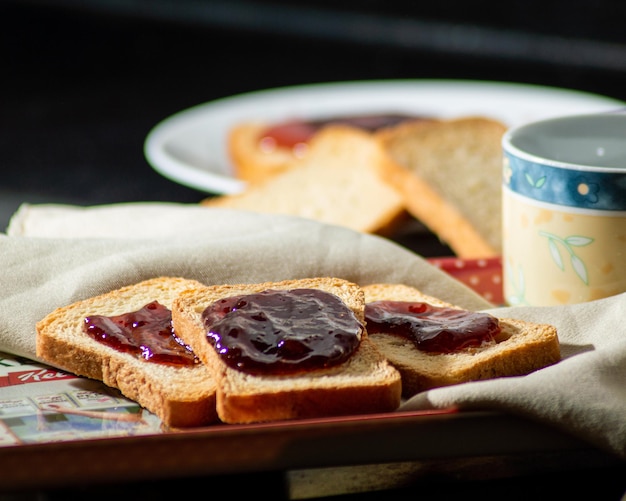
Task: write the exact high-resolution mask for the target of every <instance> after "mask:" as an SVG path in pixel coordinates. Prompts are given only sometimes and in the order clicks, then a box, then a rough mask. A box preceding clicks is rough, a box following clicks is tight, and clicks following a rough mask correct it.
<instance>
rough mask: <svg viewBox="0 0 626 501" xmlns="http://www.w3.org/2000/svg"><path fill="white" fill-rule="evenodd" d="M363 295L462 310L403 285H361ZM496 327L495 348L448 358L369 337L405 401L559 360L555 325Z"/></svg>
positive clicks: (404, 341)
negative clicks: (397, 376) (397, 377)
mask: <svg viewBox="0 0 626 501" xmlns="http://www.w3.org/2000/svg"><path fill="white" fill-rule="evenodd" d="M363 291H364V293H365V301H366V303H372V302H374V301H409V302H424V303H428V304H431V305H433V306H439V307H447V308H456V309H461V308H459V307H457V306H454V305H451V304H449V303H446V302H444V301H441V300H439V299H437V298H434V297H432V296H428V295H426V294H423V293H422V292H420V291H419V290H417V289H415V288H413V287H410V286H407V285H402V284H372V285H366V286H364V287H363ZM499 323H500V327H501V334H500V335H499V336H498V337H497V338H496V341H497V342H496V343H495V344H487V345H481V346H480V347H474V348H465V349H462V350H460V351H454V352H451V353H434V352H426V351H422V350H419V349H418V348H417V347H416V346H415V344H414V343H413V341H411V340H410V339H408V338H405V337H403V336H399V335H395V334H387V333H373V332H370V333H369V337H370V339H371V340H372V341H373V342H374V343H375V344H376V346H378V348H379V349H380V351H381V352H382V353H383V354H384V355H385V357H387V359H388V360H389V361H390V362H391V363H392V364H393V365H394V366H395V367H396V368H397V369H398V370H399V371H400V373H401V374H402V393H403V395H404V396H405V397H410V396H412V395H414V394H416V393H418V392H420V391H424V390H428V389H431V388H436V387H440V386H449V385H453V384H458V383H464V382H467V381H477V380H482V379H492V378H497V377H503V376H521V375H525V374H528V373H530V372H533V371H535V370H537V369H541V368H543V367H546V366H549V365H552V364H554V363H556V362H558V361H559V360H560V359H561V353H560V346H559V340H558V336H557V331H556V328H555V327H554V326H552V325H547V324H536V323H531V322H525V321H522V320H516V319H512V318H501V319H499Z"/></svg>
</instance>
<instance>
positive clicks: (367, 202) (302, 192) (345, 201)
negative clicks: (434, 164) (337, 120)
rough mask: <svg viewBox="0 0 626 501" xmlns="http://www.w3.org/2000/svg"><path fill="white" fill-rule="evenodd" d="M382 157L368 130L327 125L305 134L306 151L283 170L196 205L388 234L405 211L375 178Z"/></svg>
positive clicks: (392, 191) (397, 197) (399, 199)
mask: <svg viewBox="0 0 626 501" xmlns="http://www.w3.org/2000/svg"><path fill="white" fill-rule="evenodd" d="M382 156H383V153H382V152H381V150H380V145H379V144H378V142H377V141H375V140H373V136H372V135H371V134H370V133H367V132H364V131H362V130H360V129H357V128H355V127H350V126H344V125H332V126H327V127H324V128H323V129H322V130H320V131H319V132H318V133H317V134H315V136H314V137H313V138H312V139H311V141H310V143H309V150H308V153H307V155H306V156H305V157H304V158H302V159H295V158H294V160H293V162H292V163H291V164H290V166H289V168H288V169H286V170H284V171H282V172H280V173H277V174H274V175H272V176H270V177H268V178H267V179H264V180H262V181H259V182H256V183H254V184H252V185H249V186H248V187H247V188H246V189H245V190H244V191H243V192H241V193H237V194H232V195H222V196H217V197H212V198H207V199H205V200H203V201H201V205H203V206H205V207H220V208H230V209H239V210H250V211H255V212H261V213H270V214H287V215H293V216H300V217H305V218H308V219H313V220H316V221H320V222H323V223H328V224H336V225H340V226H345V227H348V228H351V229H353V230H356V231H361V232H364V233H376V234H381V235H389V234H391V233H393V231H395V229H396V228H397V226H398V225H399V224H400V223H401V222H402V221H404V220H405V219H406V217H407V213H406V211H405V207H404V202H403V199H402V196H401V195H400V194H399V193H398V192H397V191H396V189H395V188H393V187H391V186H389V185H388V184H387V183H385V182H383V181H382V179H381V177H380V165H379V164H380V161H381V158H382Z"/></svg>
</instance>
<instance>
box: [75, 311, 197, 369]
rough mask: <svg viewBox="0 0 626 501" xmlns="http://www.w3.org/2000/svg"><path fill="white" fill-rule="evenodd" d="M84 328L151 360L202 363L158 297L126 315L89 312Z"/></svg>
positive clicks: (102, 340)
mask: <svg viewBox="0 0 626 501" xmlns="http://www.w3.org/2000/svg"><path fill="white" fill-rule="evenodd" d="M83 330H84V332H85V333H86V334H87V335H88V336H90V337H91V338H93V339H95V340H96V341H98V342H100V343H103V344H105V345H107V346H110V347H111V348H113V349H115V350H118V351H122V352H125V353H131V354H133V355H135V356H137V357H138V358H142V359H144V360H146V361H148V362H157V363H163V364H170V365H182V366H184V365H195V364H198V363H200V361H199V359H198V357H196V355H195V354H194V352H193V350H192V349H191V348H190V347H189V346H187V345H186V344H185V343H184V341H183V340H182V339H180V338H179V337H178V336H177V335H176V334H175V333H174V328H173V327H172V312H171V311H170V310H169V308H166V307H165V306H163V305H162V304H160V303H159V302H158V301H153V302H151V303H148V304H146V305H145V306H144V307H143V308H141V309H139V310H137V311H132V312H129V313H124V314H122V315H116V316H111V317H107V316H104V315H91V316H88V317H86V318H85V320H84V323H83Z"/></svg>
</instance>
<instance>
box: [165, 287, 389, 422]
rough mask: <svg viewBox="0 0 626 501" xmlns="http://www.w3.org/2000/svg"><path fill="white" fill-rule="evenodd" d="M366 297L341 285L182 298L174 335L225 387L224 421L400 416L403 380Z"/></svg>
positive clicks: (212, 291) (221, 290)
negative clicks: (378, 335) (367, 319)
mask: <svg viewBox="0 0 626 501" xmlns="http://www.w3.org/2000/svg"><path fill="white" fill-rule="evenodd" d="M363 314H364V296H363V291H362V289H361V288H360V287H359V286H358V285H356V284H354V283H351V282H348V281H346V280H342V279H338V278H326V277H321V278H310V279H297V280H286V281H280V282H266V283H257V284H239V285H216V286H209V287H200V288H197V289H193V290H188V291H185V292H183V293H181V294H180V296H179V297H178V298H177V299H176V300H175V301H174V304H173V307H172V320H173V324H174V329H175V330H176V332H177V333H178V335H179V336H180V337H181V338H182V339H183V340H184V342H185V343H187V344H188V345H190V346H191V347H192V348H193V350H194V352H195V353H196V354H197V355H198V356H199V357H200V359H201V360H202V361H203V362H204V363H205V364H206V365H207V366H208V367H210V368H211V370H212V371H213V373H214V375H215V378H216V380H217V382H218V390H217V412H218V415H219V417H220V419H221V420H222V421H223V422H226V423H253V422H262V421H275V420H286V419H302V418H316V417H322V416H338V415H351V414H365V413H377V412H386V411H392V410H395V409H396V408H397V407H398V406H399V404H400V393H401V380H400V374H399V373H398V371H396V369H394V368H393V366H392V365H391V364H389V363H388V362H387V360H386V359H385V358H384V357H383V356H382V355H381V353H380V352H379V351H378V350H377V349H376V348H375V346H374V345H373V344H372V342H371V341H370V339H369V338H368V336H367V332H366V331H365V329H364V317H363Z"/></svg>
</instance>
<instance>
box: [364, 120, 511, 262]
mask: <svg viewBox="0 0 626 501" xmlns="http://www.w3.org/2000/svg"><path fill="white" fill-rule="evenodd" d="M505 131H506V126H505V125H504V124H502V123H500V122H499V121H497V120H492V119H489V118H484V117H464V118H459V119H454V120H429V121H414V122H407V123H404V124H400V125H398V126H396V127H392V128H388V129H385V130H383V131H381V132H380V133H378V134H377V135H376V137H377V138H378V140H379V141H380V143H381V146H382V149H383V151H384V152H385V155H384V156H383V161H382V166H381V177H382V178H383V179H384V180H385V181H386V182H387V183H389V185H390V186H392V187H394V188H395V189H396V190H397V192H398V193H400V194H401V195H402V199H403V201H404V204H405V206H406V209H407V210H408V211H409V213H411V214H412V215H413V216H414V217H415V218H416V219H418V220H419V221H421V222H422V223H424V225H426V226H427V227H428V228H429V229H430V230H431V231H432V232H433V233H435V234H436V235H437V236H439V238H440V239H441V240H442V241H443V242H444V243H446V244H447V245H448V246H449V247H450V248H451V249H452V250H453V251H454V253H455V254H456V255H457V256H459V257H462V258H482V257H490V256H499V255H500V254H501V252H502V235H501V232H502V216H501V207H502V204H501V185H502V174H501V172H502V147H501V140H502V136H503V134H504V132H505Z"/></svg>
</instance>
